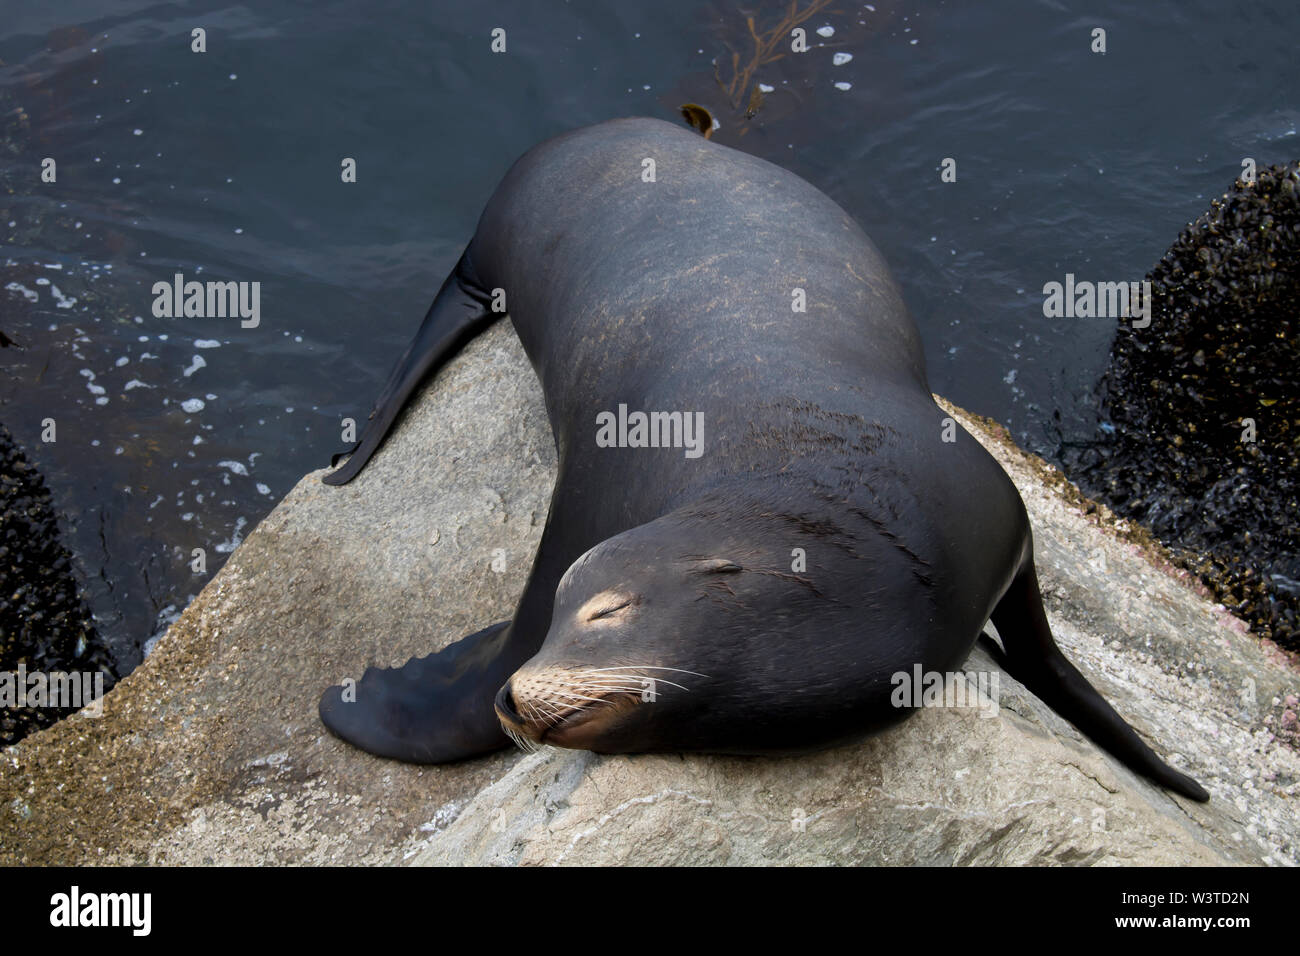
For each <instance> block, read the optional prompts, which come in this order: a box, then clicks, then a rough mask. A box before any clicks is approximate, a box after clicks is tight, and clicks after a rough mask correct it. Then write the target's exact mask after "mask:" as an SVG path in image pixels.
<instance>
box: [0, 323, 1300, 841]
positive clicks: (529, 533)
mask: <svg viewBox="0 0 1300 956" xmlns="http://www.w3.org/2000/svg"><path fill="white" fill-rule="evenodd" d="M953 414H954V415H955V416H956V417H958V418H959V420H960V421H961V422H962V423H963V425H965V426H966V427H967V428H969V429H970V430H971V431H972V432H973V433H974V434H976V435H977V437H979V438H980V439H981V440H982V441H983V442H984V443H985V444H986V445H987V446H988V447H989V448H990V449H991V450H992V451H993V453H994V454H995V455H996V456H997V457H998V458H999V460H1000V461H1001V462H1002V463H1003V465H1004V467H1006V468H1007V470H1008V472H1009V473H1010V474H1011V476H1012V477H1013V479H1015V481H1016V484H1017V485H1018V486H1019V488H1020V490H1021V493H1022V495H1024V497H1025V502H1026V505H1027V507H1028V509H1029V513H1030V517H1031V519H1032V521H1033V525H1034V530H1035V535H1036V539H1037V548H1038V555H1039V558H1038V561H1039V573H1040V577H1041V578H1042V583H1043V587H1044V592H1045V600H1046V602H1047V606H1048V613H1049V616H1050V617H1051V620H1052V625H1053V627H1054V629H1055V632H1056V635H1057V638H1058V640H1059V642H1060V643H1061V645H1062V647H1063V648H1064V650H1065V652H1066V653H1067V654H1068V655H1069V656H1070V657H1071V658H1072V659H1073V660H1074V661H1075V662H1076V663H1077V664H1078V665H1079V667H1080V668H1081V669H1082V670H1083V671H1084V672H1085V674H1087V675H1088V677H1089V678H1090V679H1091V680H1093V681H1094V682H1095V683H1096V684H1097V686H1098V687H1099V689H1100V690H1101V691H1102V692H1103V693H1104V694H1105V695H1106V696H1107V697H1108V698H1109V699H1110V700H1111V701H1112V702H1114V703H1115V705H1116V706H1117V708H1118V709H1119V710H1120V711H1121V712H1122V713H1123V714H1124V715H1125V716H1126V717H1127V718H1128V719H1129V720H1130V721H1131V722H1132V723H1133V724H1134V726H1136V727H1137V728H1138V730H1139V731H1140V732H1141V733H1143V734H1145V735H1147V736H1148V738H1150V739H1152V740H1153V741H1154V744H1155V747H1156V749H1157V751H1158V752H1160V753H1162V754H1167V755H1170V759H1171V761H1172V762H1173V763H1175V764H1176V765H1178V766H1180V767H1181V768H1183V769H1186V770H1187V771H1188V772H1190V773H1192V774H1193V775H1194V776H1195V777H1196V778H1197V779H1198V780H1200V781H1201V782H1202V783H1203V784H1204V785H1205V786H1206V787H1207V788H1208V789H1209V790H1210V792H1211V793H1212V795H1213V799H1212V800H1211V802H1210V803H1209V804H1206V805H1199V804H1192V803H1189V802H1187V801H1183V800H1181V799H1179V798H1174V797H1171V796H1170V795H1168V794H1167V793H1165V792H1163V791H1161V790H1159V789H1156V788H1154V787H1152V786H1151V785H1149V784H1147V783H1146V782H1144V781H1143V780H1140V779H1138V778H1136V777H1134V776H1133V775H1132V774H1131V773H1130V772H1129V771H1127V770H1126V769H1124V768H1123V767H1122V766H1120V765H1119V764H1117V763H1116V762H1115V761H1114V760H1112V759H1111V758H1110V757H1108V756H1107V755H1105V754H1103V753H1101V752H1100V751H1098V750H1097V748H1096V747H1094V746H1093V745H1092V744H1091V743H1090V742H1088V741H1087V740H1086V739H1085V738H1082V737H1081V736H1080V735H1079V734H1078V733H1077V732H1076V731H1074V729H1073V728H1072V727H1071V726H1070V725H1069V724H1067V723H1065V722H1064V721H1062V720H1061V719H1060V718H1059V717H1057V716H1056V715H1055V714H1053V713H1052V712H1051V711H1050V710H1048V709H1047V708H1046V707H1045V706H1044V705H1043V704H1042V703H1041V702H1039V701H1038V700H1037V699H1036V698H1034V697H1033V696H1032V695H1030V694H1028V693H1027V692H1026V691H1025V690H1024V689H1023V688H1021V687H1020V686H1019V685H1018V684H1017V683H1016V682H1015V681H1013V680H1012V679H1011V678H1010V677H1006V676H1005V675H1003V677H1002V679H1001V687H1000V695H999V704H1000V708H999V711H998V713H997V715H996V716H995V717H993V718H991V719H986V718H983V717H981V716H979V712H978V711H976V710H972V709H933V710H927V711H924V712H922V713H920V714H919V715H917V716H916V717H914V718H912V719H911V720H909V721H907V722H905V723H904V724H903V725H901V726H900V727H899V728H897V729H895V730H893V731H891V732H889V733H887V734H885V735H882V736H879V737H876V738H872V739H868V740H865V741H863V742H861V743H857V744H854V745H851V746H846V747H841V748H838V749H836V750H833V751H829V752H825V753H821V754H816V755H812V756H807V757H801V758H794V759H766V758H763V759H760V758H717V757H698V756H695V757H681V756H639V757H601V756H597V755H593V754H589V753H580V752H572V751H560V750H544V751H542V752H540V753H537V754H531V755H523V754H520V753H518V752H505V753H502V754H498V755H495V756H492V757H489V758H485V759H481V760H476V761H471V762H469V763H466V764H462V765H456V766H451V767H415V766H408V765H404V764H398V763H392V762H388V761H383V760H379V759H376V758H373V757H370V756H368V755H366V754H364V753H361V752H359V751H357V750H355V749H353V748H350V747H348V746H346V745H345V744H343V743H341V742H339V741H337V740H335V739H334V738H333V737H331V736H329V735H328V734H327V733H326V732H325V731H324V729H323V728H322V727H321V725H320V724H319V722H318V720H317V718H316V711H315V707H316V700H317V697H318V695H319V693H320V691H321V689H322V688H323V687H325V686H326V685H328V684H330V683H334V682H336V681H338V680H340V679H341V678H343V677H345V676H360V671H361V670H362V669H363V668H364V667H365V666H366V665H367V664H372V663H379V664H397V663H400V662H402V661H404V660H405V659H406V658H407V657H408V656H410V655H412V654H417V653H420V654H423V653H427V652H428V651H429V650H431V649H432V648H434V647H435V646H440V645H442V644H444V643H447V642H449V641H451V640H454V639H456V638H458V637H460V636H462V635H463V634H466V633H469V632H471V631H473V630H476V629H478V628H480V627H482V626H484V625H486V624H488V623H491V622H493V621H499V620H502V619H504V618H506V617H508V616H509V615H510V613H511V610H512V607H513V603H514V600H515V599H516V597H517V596H518V594H519V593H520V591H521V590H522V588H523V583H524V580H525V577H526V575H527V572H528V567H529V563H530V561H531V557H532V554H533V551H534V549H535V548H536V545H537V541H538V539H539V536H540V533H541V528H542V525H543V523H544V521H545V517H546V506H547V500H548V497H549V493H550V488H551V486H552V483H553V481H554V473H555V470H554V469H555V462H554V457H555V456H554V450H553V447H552V444H551V440H550V434H549V429H548V426H547V424H546V418H545V413H544V410H543V406H542V400H541V391H540V388H539V387H538V385H537V383H536V380H535V378H534V377H533V374H532V372H531V370H530V369H529V367H528V364H527V361H526V359H525V358H524V356H523V352H522V349H521V348H520V346H519V344H518V342H517V340H516V339H515V337H514V333H513V331H512V330H511V329H510V327H509V325H508V324H507V323H500V324H498V325H497V326H496V327H494V328H493V329H492V330H490V331H489V332H488V333H486V334H485V335H483V336H481V337H480V338H479V339H477V340H476V341H475V342H473V343H472V344H471V345H470V347H469V348H468V349H467V350H466V351H465V353H463V354H462V355H461V356H460V357H459V358H458V359H457V360H455V361H454V362H453V363H452V364H451V366H449V367H448V369H447V370H445V371H444V372H443V374H442V375H441V376H439V378H438V379H437V381H436V382H434V383H433V384H432V385H431V386H429V387H428V388H426V390H425V391H424V393H423V394H422V395H421V396H420V398H419V399H418V400H417V402H416V403H414V405H413V406H412V409H411V410H410V411H409V413H408V414H407V415H406V416H405V418H404V421H403V423H402V425H401V427H400V430H399V431H398V432H397V433H396V435H395V436H394V437H393V438H392V439H390V441H389V443H388V444H387V445H386V446H385V448H384V449H383V450H382V451H381V452H380V454H379V455H378V456H377V457H376V459H375V460H374V461H373V462H372V463H371V464H370V466H369V467H368V468H367V469H366V471H365V472H364V473H363V474H362V475H361V477H360V478H358V479H357V480H356V481H355V482H353V483H352V484H351V485H348V486H346V487H344V488H331V487H328V486H325V485H322V484H321V483H320V481H319V478H320V474H321V473H320V472H313V473H312V474H310V475H308V476H306V477H305V478H304V479H303V480H302V481H301V482H300V483H299V484H298V486H297V487H296V488H294V489H293V491H291V492H290V493H289V495H288V496H287V497H286V498H285V499H284V501H282V502H281V503H280V504H279V505H278V506H277V507H276V508H275V510H274V511H273V512H272V513H271V514H270V515H269V516H268V517H267V518H266V520H265V521H263V522H262V523H261V525H259V526H258V528H257V529H256V530H255V531H254V532H253V533H252V534H250V535H249V536H248V539H247V540H246V541H245V542H244V543H243V544H242V545H241V546H240V547H239V548H238V549H237V550H236V552H235V553H234V554H233V555H232V556H231V558H230V560H229V562H228V563H227V564H226V566H225V567H224V568H223V569H222V570H221V572H220V573H219V574H218V575H217V576H216V577H215V578H214V579H213V580H212V581H211V582H210V583H209V585H208V586H207V587H206V588H205V589H204V591H203V593H202V594H201V595H200V596H199V597H198V598H197V599H196V600H195V601H194V603H193V604H192V605H191V606H190V607H189V608H188V609H187V610H186V612H185V614H184V615H183V616H182V617H181V619H180V620H179V621H177V623H176V624H175V625H173V627H172V628H171V630H170V631H169V632H168V634H167V635H166V637H164V638H163V640H162V641H161V642H160V643H159V645H158V648H157V650H156V651H155V652H154V653H153V655H151V656H150V657H149V659H148V660H147V661H146V662H145V663H144V664H143V665H142V666H141V667H140V668H138V669H137V670H136V671H135V672H133V673H132V674H131V675H130V676H129V677H127V678H126V679H124V680H123V681H122V682H121V683H120V684H119V685H118V686H117V687H116V688H115V689H114V690H113V691H112V692H111V693H110V694H109V695H108V697H107V699H106V701H105V704H104V716H103V717H101V718H99V719H89V718H86V717H82V716H78V717H75V718H72V719H70V720H67V721H64V722H62V723H60V724H58V725H56V726H55V727H52V728H50V729H48V730H45V731H43V732H41V733H39V734H36V735H34V736H32V737H30V738H28V739H27V740H25V741H23V742H22V743H20V744H18V745H17V746H14V747H10V748H7V749H5V750H4V751H3V752H0V863H24V862H25V863H68V864H77V863H93V862H105V863H144V862H152V863H206V862H215V863H262V862H266V863H372V864H373V863H400V862H403V861H409V862H419V863H429V864H445V863H591V862H600V863H620V862H630V863H640V864H646V863H654V864H657V863H767V862H778V863H889V864H906V863H923V864H966V863H998V864H1024V863H1103V864H1116V863H1151V864H1173V865H1186V864H1216V863H1226V864H1231V863H1244V864H1254V863H1273V864H1288V863H1295V862H1297V857H1298V856H1300V849H1298V848H1297V839H1296V837H1297V831H1300V822H1298V818H1300V814H1297V813H1296V812H1295V797H1296V795H1297V786H1298V785H1297V780H1298V779H1300V755H1298V754H1297V748H1296V739H1295V734H1294V731H1293V729H1288V728H1294V723H1295V713H1294V709H1295V708H1294V702H1293V701H1292V702H1291V703H1290V706H1289V707H1288V695H1294V694H1295V693H1296V691H1297V685H1298V684H1300V680H1298V679H1297V670H1296V666H1295V662H1294V660H1289V659H1287V658H1286V657H1285V656H1284V655H1283V654H1281V653H1280V652H1278V651H1277V650H1276V649H1275V648H1272V647H1271V646H1270V645H1268V644H1267V643H1261V642H1260V641H1258V640H1257V639H1256V638H1255V637H1253V636H1252V635H1250V634H1247V633H1245V629H1244V627H1243V626H1242V625H1241V623H1240V622H1239V621H1237V620H1236V619H1235V618H1232V617H1231V616H1230V615H1228V614H1226V613H1225V612H1223V611H1222V610H1216V609H1215V607H1214V606H1213V605H1211V604H1210V602H1209V601H1208V600H1206V598H1205V597H1204V596H1202V594H1200V593H1198V592H1197V591H1196V590H1194V589H1193V588H1192V587H1190V586H1189V585H1188V584H1186V583H1184V581H1182V580H1180V579H1179V578H1178V577H1176V574H1175V572H1173V571H1172V570H1171V569H1170V568H1169V566H1168V564H1167V562H1165V561H1164V560H1163V557H1162V554H1161V553H1160V551H1159V549H1158V548H1157V547H1153V546H1150V545H1147V544H1143V543H1141V542H1140V540H1139V539H1138V537H1137V536H1134V535H1132V534H1130V533H1128V532H1127V531H1126V530H1125V529H1124V528H1123V526H1122V523H1121V525H1120V526H1119V527H1118V528H1117V527H1116V526H1115V523H1114V521H1113V520H1112V519H1110V518H1109V517H1108V516H1107V515H1106V514H1105V513H1104V512H1103V513H1101V514H1099V513H1098V509H1096V507H1095V506H1093V505H1091V504H1090V503H1088V502H1086V501H1084V500H1083V499H1081V498H1080V497H1079V496H1078V495H1077V493H1076V492H1074V491H1073V488H1072V486H1070V485H1069V484H1068V483H1067V482H1065V481H1064V480H1063V479H1062V478H1061V476H1060V475H1059V473H1057V472H1055V471H1054V470H1053V469H1051V468H1050V467H1048V466H1046V465H1044V464H1043V463H1042V462H1041V461H1039V460H1038V459H1036V458H1033V457H1031V456H1028V455H1025V454H1024V453H1022V452H1020V451H1019V450H1018V449H1017V448H1015V446H1014V445H1012V444H1011V442H1010V441H1009V440H1008V439H1007V438H1006V436H1005V433H1004V432H1003V431H1002V430H1001V429H1000V428H998V427H997V426H995V425H991V424H990V423H988V422H985V421H981V420H978V419H975V418H973V417H972V416H969V415H966V414H965V413H962V412H960V411H957V410H953ZM968 668H969V669H971V670H977V671H981V670H982V671H988V670H991V669H992V664H991V662H990V661H989V660H988V659H987V658H986V657H984V656H983V652H982V651H980V650H977V651H976V653H975V655H974V656H973V658H972V661H971V663H970V664H969V665H968ZM1288 714H1289V717H1288ZM1288 721H1289V722H1288Z"/></svg>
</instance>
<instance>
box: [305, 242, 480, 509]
mask: <svg viewBox="0 0 1300 956" xmlns="http://www.w3.org/2000/svg"><path fill="white" fill-rule="evenodd" d="M491 299H492V296H491V293H490V292H488V291H487V290H485V289H484V288H482V286H481V285H480V284H479V281H478V279H477V278H476V277H475V275H474V270H473V267H472V266H471V265H470V260H469V250H468V249H466V250H465V254H464V255H462V256H461V257H460V261H459V262H457V263H456V268H455V269H453V270H452V273H451V275H449V276H447V279H446V281H445V282H443V284H442V288H441V289H439V290H438V295H437V296H436V297H435V298H434V300H433V305H431V306H429V311H428V314H426V315H425V317H424V322H422V323H421V324H420V330H419V331H418V332H416V333H415V338H414V339H413V340H412V342H411V344H410V345H408V346H407V347H406V351H405V352H404V353H402V357H401V358H400V359H399V360H398V362H397V367H396V368H394V369H393V373H392V375H390V376H389V378H388V384H386V385H385V386H384V391H383V393H382V394H380V396H379V398H378V399H377V400H376V401H375V407H374V409H373V410H372V411H371V412H370V421H369V424H367V425H366V430H365V431H364V432H363V433H362V435H361V440H360V441H359V442H358V443H357V444H356V445H355V446H353V448H352V449H351V450H350V451H347V452H341V453H340V454H337V455H335V456H334V458H333V460H331V462H330V464H331V465H337V464H338V461H339V459H340V458H342V457H343V455H347V454H351V456H352V457H351V458H349V459H348V460H347V463H346V464H345V465H344V466H343V467H342V468H340V469H339V470H338V471H334V472H331V473H330V474H328V475H326V476H325V477H324V478H322V479H321V480H322V481H324V482H325V484H327V485H343V484H347V483H348V482H349V481H351V480H352V479H353V478H355V477H356V476H357V475H358V474H359V473H360V471H361V469H362V468H364V467H365V466H366V462H368V461H369V460H370V458H371V456H372V455H374V453H375V451H376V450H378V448H379V446H380V445H381V444H382V443H383V441H384V438H385V437H386V436H387V435H388V432H389V430H390V429H391V428H392V427H393V422H395V421H396V420H397V415H398V413H399V412H400V411H401V410H402V406H404V405H405V404H406V403H407V401H408V400H409V399H410V397H411V395H412V394H413V393H414V392H415V390H416V389H417V388H419V387H420V384H421V383H422V382H423V381H424V380H425V378H427V377H428V376H429V375H431V374H432V373H433V372H435V371H436V370H437V369H439V368H441V367H442V366H443V365H444V364H445V363H446V362H447V361H448V360H449V359H451V358H452V357H453V356H454V355H455V354H456V353H457V352H459V351H460V350H461V348H462V347H464V345H465V343H466V342H468V341H469V340H470V339H472V338H473V337H474V336H475V335H477V334H478V333H479V332H482V331H483V330H484V329H485V328H487V327H488V326H489V325H491V324H492V322H493V321H495V320H496V319H498V318H500V316H498V315H496V314H494V313H493V312H492V311H491V310H490V308H489V303H490V302H491Z"/></svg>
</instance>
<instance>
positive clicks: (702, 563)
mask: <svg viewBox="0 0 1300 956" xmlns="http://www.w3.org/2000/svg"><path fill="white" fill-rule="evenodd" d="M691 570H692V571H694V572H696V573H697V574H735V573H736V572H737V571H743V570H745V569H744V568H742V567H741V566H740V565H739V564H737V563H736V562H735V561H732V560H730V559H729V558H701V559H700V560H699V561H696V562H695V564H694V565H693V566H692V567H691Z"/></svg>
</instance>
